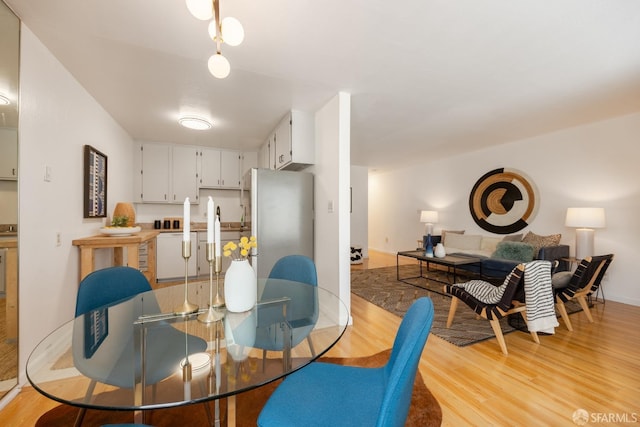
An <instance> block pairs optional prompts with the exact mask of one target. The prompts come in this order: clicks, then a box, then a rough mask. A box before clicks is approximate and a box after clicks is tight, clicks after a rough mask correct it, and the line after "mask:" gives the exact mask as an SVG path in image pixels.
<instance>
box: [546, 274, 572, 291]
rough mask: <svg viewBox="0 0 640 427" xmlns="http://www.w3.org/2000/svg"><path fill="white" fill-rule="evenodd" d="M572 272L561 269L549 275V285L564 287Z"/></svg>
mask: <svg viewBox="0 0 640 427" xmlns="http://www.w3.org/2000/svg"><path fill="white" fill-rule="evenodd" d="M571 276H573V273H572V272H571V271H561V272H559V273H555V274H554V275H553V276H551V286H552V287H553V289H561V288H566V287H567V286H568V285H569V282H570V281H571Z"/></svg>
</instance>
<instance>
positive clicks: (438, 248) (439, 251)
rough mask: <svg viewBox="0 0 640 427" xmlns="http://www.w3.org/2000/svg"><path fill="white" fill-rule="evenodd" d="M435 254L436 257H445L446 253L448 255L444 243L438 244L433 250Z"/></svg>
mask: <svg viewBox="0 0 640 427" xmlns="http://www.w3.org/2000/svg"><path fill="white" fill-rule="evenodd" d="M433 255H435V257H436V258H444V257H445V255H447V251H445V249H444V245H443V244H442V243H438V244H437V245H436V248H435V249H434V250H433Z"/></svg>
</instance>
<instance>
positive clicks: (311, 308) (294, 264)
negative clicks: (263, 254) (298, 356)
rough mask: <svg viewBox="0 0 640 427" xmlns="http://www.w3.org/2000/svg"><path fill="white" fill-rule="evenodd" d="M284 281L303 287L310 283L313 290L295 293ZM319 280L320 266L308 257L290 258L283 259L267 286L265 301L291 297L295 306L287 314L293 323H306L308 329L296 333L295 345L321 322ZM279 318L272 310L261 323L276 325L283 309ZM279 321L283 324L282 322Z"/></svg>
mask: <svg viewBox="0 0 640 427" xmlns="http://www.w3.org/2000/svg"><path fill="white" fill-rule="evenodd" d="M280 280H291V281H294V282H299V283H306V284H308V285H310V286H308V287H307V286H302V287H296V288H294V289H292V288H291V287H290V286H289V285H287V284H286V283H282V282H280ZM317 286H318V276H317V273H316V265H315V263H314V262H313V260H312V259H311V258H309V257H306V256H304V255H287V256H284V257H282V258H280V259H279V260H278V261H277V262H276V263H275V265H274V266H273V268H272V269H271V272H270V273H269V279H268V280H267V283H266V284H265V287H264V291H263V292H262V295H261V301H265V300H270V299H277V298H281V297H284V296H287V297H289V298H290V299H291V304H290V305H289V309H288V310H287V318H288V319H289V320H301V319H305V322H306V323H307V325H309V326H308V327H307V328H306V329H304V328H303V329H301V330H298V331H294V338H293V345H296V344H297V343H298V342H299V341H300V340H302V339H304V338H305V337H306V336H307V335H308V334H309V331H311V329H313V325H314V324H315V322H316V321H317V320H318V312H319V309H318V298H317V292H318V288H317ZM277 312H278V314H277V315H275V316H274V315H273V314H269V313H272V312H271V311H269V310H262V311H261V313H260V319H261V320H260V321H259V323H260V324H262V325H264V324H268V323H269V322H272V323H273V322H274V320H273V319H274V318H276V319H279V318H280V317H281V315H280V314H279V313H281V309H278V310H277ZM278 321H279V320H278Z"/></svg>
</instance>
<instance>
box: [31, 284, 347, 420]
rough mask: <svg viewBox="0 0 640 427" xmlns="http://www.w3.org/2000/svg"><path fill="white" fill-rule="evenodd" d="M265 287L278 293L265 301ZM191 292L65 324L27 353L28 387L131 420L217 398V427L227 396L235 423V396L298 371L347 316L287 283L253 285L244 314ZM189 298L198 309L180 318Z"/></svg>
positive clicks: (166, 293) (170, 292) (204, 292)
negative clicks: (125, 413)
mask: <svg viewBox="0 0 640 427" xmlns="http://www.w3.org/2000/svg"><path fill="white" fill-rule="evenodd" d="M267 286H269V287H276V288H277V289H278V292H280V294H276V295H277V297H276V298H274V297H273V295H274V293H273V292H269V296H270V298H269V299H262V298H261V295H262V294H263V292H264V289H265V287H267ZM187 290H188V292H187V294H186V296H185V292H184V285H174V286H168V287H164V288H159V289H156V290H153V291H149V292H145V293H142V294H139V295H136V296H134V297H132V298H130V299H127V300H124V301H120V302H117V303H114V304H111V305H108V306H104V307H100V308H98V309H96V310H92V311H91V312H89V313H86V314H84V315H81V316H78V317H76V318H75V319H73V320H70V321H69V322H67V323H65V324H63V325H62V326H60V327H58V328H57V329H56V330H54V331H53V332H51V333H50V334H49V335H48V336H47V337H46V338H44V339H43V340H42V341H41V342H40V343H39V344H38V345H37V346H36V347H35V348H34V350H33V351H32V352H31V355H30V356H29V359H28V361H27V365H26V374H27V378H28V380H29V382H30V383H31V384H32V385H33V387H34V388H35V389H36V390H37V391H39V392H40V393H42V394H43V395H45V396H47V397H49V398H50V399H53V400H56V401H58V402H61V403H64V404H68V405H72V406H76V407H79V408H85V409H103V410H104V409H107V410H131V411H135V419H136V422H143V421H144V418H145V411H146V410H150V409H159V408H168V407H174V406H180V405H187V404H193V403H199V402H206V401H211V400H213V401H215V412H216V413H215V417H212V418H213V419H214V420H215V424H217V425H219V420H220V414H219V403H218V402H219V399H221V398H226V399H227V425H234V424H235V416H236V414H235V396H236V395H237V394H240V393H243V392H245V391H249V390H252V389H254V388H256V387H260V386H262V385H265V384H268V383H270V382H272V381H274V380H276V379H279V378H282V377H284V376H286V375H287V374H289V373H291V372H293V371H295V370H297V369H301V368H304V366H306V365H308V364H309V363H311V362H312V361H314V360H315V359H316V358H318V357H320V356H321V355H322V354H324V353H325V352H326V351H327V350H329V349H330V348H331V347H332V346H333V345H334V344H335V343H336V342H337V341H338V340H339V339H340V337H341V336H342V334H343V333H344V331H345V329H346V325H347V323H348V318H349V313H348V311H347V308H346V306H345V305H344V303H343V302H342V301H341V300H340V299H339V298H338V297H337V296H336V295H334V294H332V293H331V292H329V291H327V290H326V289H323V288H321V287H316V286H310V285H307V284H304V283H298V282H291V281H287V280H279V279H276V280H274V279H259V280H258V303H257V304H256V306H255V307H254V308H253V309H251V310H249V311H247V312H242V313H232V312H228V311H227V310H225V309H224V307H221V308H215V309H209V305H208V302H209V301H210V300H211V298H210V284H209V282H208V281H203V282H193V283H189V284H188V286H187ZM301 295H302V297H303V298H305V299H307V302H305V303H303V304H302V303H300V302H299V299H300V298H301ZM308 299H311V301H312V304H311V305H309V304H308ZM186 300H188V302H189V303H191V304H195V305H197V306H198V307H199V309H198V310H197V311H196V312H194V313H192V314H187V315H182V314H176V313H175V311H176V310H175V308H176V307H178V306H180V305H181V304H182V303H183V302H185V301H186ZM300 331H302V332H300ZM300 333H302V334H303V335H304V337H302V338H301V337H300V336H299V335H300ZM267 350H268V351H267Z"/></svg>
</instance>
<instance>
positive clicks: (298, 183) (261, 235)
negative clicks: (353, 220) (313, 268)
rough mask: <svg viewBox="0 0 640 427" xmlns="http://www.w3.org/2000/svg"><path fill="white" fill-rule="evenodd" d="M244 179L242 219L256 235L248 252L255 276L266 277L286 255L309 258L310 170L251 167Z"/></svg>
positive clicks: (311, 222)
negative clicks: (255, 239) (253, 243)
mask: <svg viewBox="0 0 640 427" xmlns="http://www.w3.org/2000/svg"><path fill="white" fill-rule="evenodd" d="M244 183H245V188H244V191H243V196H242V200H243V205H244V209H245V215H246V216H245V218H244V220H245V223H247V224H249V223H250V225H251V235H252V236H256V238H257V239H258V247H257V248H256V249H254V250H253V253H252V256H251V265H252V266H253V268H254V269H255V270H256V274H257V275H258V277H267V276H268V275H269V272H270V271H271V268H272V267H273V265H274V264H275V263H276V261H277V260H279V259H280V258H281V257H283V256H286V255H306V256H308V257H309V258H311V259H313V247H314V242H313V238H314V204H313V202H314V197H313V174H311V173H307V172H294V171H279V170H270V169H255V168H254V169H251V170H250V171H249V172H247V175H246V176H245V177H244Z"/></svg>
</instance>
